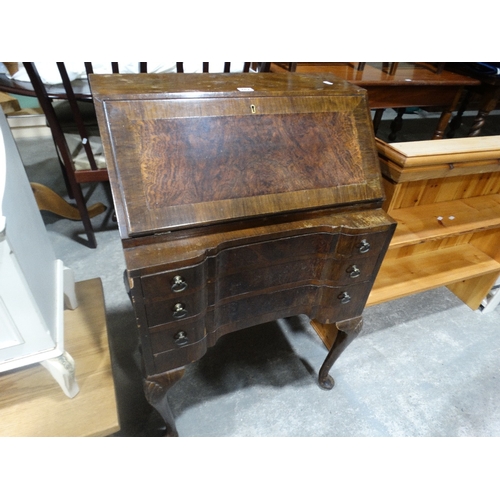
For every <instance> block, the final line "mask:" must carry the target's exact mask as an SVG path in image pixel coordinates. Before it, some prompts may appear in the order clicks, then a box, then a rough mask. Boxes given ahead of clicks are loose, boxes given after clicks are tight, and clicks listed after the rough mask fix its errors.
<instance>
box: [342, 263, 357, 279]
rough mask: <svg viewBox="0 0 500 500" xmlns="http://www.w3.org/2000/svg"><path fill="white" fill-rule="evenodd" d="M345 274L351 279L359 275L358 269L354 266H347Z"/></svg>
mask: <svg viewBox="0 0 500 500" xmlns="http://www.w3.org/2000/svg"><path fill="white" fill-rule="evenodd" d="M345 272H346V273H348V274H349V276H350V277H351V278H357V277H358V276H359V275H360V274H361V270H360V269H359V267H358V266H356V265H354V264H353V265H352V266H349V267H348V268H347V269H346V270H345Z"/></svg>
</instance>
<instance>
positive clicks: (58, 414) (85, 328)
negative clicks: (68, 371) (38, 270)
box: [0, 278, 120, 437]
mask: <svg viewBox="0 0 500 500" xmlns="http://www.w3.org/2000/svg"><path fill="white" fill-rule="evenodd" d="M76 295H77V299H78V304H79V305H78V307H77V308H76V309H75V310H73V311H71V310H66V311H64V343H65V348H66V350H67V352H68V353H69V354H70V355H71V356H72V357H73V359H74V360H75V365H76V380H77V383H78V386H79V388H80V392H79V393H78V394H77V395H76V396H75V397H74V398H72V399H70V398H68V397H67V396H66V395H65V394H64V393H63V391H62V389H61V388H60V386H59V385H58V383H57V382H56V381H55V380H54V378H53V377H52V376H51V375H50V373H49V372H48V371H47V370H46V369H45V368H43V367H42V366H41V365H39V364H36V365H31V366H29V367H24V368H20V369H17V370H13V371H9V372H6V373H3V374H1V375H0V436H14V437H22V436H24V437H42V436H45V437H55V436H58V437H59V436H64V437H78V436H81V437H86V436H108V435H110V434H113V433H115V432H117V431H118V430H119V429H120V427H119V423H118V414H117V408H116V398H115V389H114V382H113V376H112V372H111V361H110V354H109V348H108V338H107V328H106V316H105V310H104V298H103V292H102V284H101V280H100V279H99V278H95V279H92V280H88V281H82V282H79V283H77V284H76Z"/></svg>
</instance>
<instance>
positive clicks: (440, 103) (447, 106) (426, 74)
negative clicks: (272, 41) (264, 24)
mask: <svg viewBox="0 0 500 500" xmlns="http://www.w3.org/2000/svg"><path fill="white" fill-rule="evenodd" d="M359 64H361V67H360V66H359ZM363 64H364V65H363ZM290 65H292V66H290ZM395 65H397V66H395ZM291 69H292V70H293V71H295V72H297V73H315V72H328V73H331V74H332V75H335V76H337V77H339V78H343V79H344V80H347V81H348V82H349V83H353V84H354V85H359V86H360V87H362V88H364V89H366V90H367V92H368V101H369V106H370V109H374V110H377V112H376V113H375V117H374V121H373V124H374V129H375V133H376V132H377V129H378V126H379V124H380V120H381V119H382V112H383V110H384V109H387V108H394V109H396V110H398V116H397V117H396V119H395V120H394V122H393V124H392V126H391V129H392V133H393V137H395V134H396V133H397V132H398V131H399V130H400V129H401V126H402V116H403V113H404V111H405V109H406V108H408V107H421V108H426V107H427V108H428V107H439V108H442V109H443V111H442V114H441V117H440V119H439V122H438V124H437V126H436V129H435V130H434V134H433V135H432V134H431V135H430V136H429V139H441V138H442V137H443V136H444V132H445V130H446V127H447V126H448V122H449V121H450V118H451V115H452V113H453V111H455V110H456V109H457V107H458V105H459V102H460V99H461V96H462V93H463V90H464V88H465V87H473V86H476V85H479V84H480V81H479V80H477V79H475V78H472V77H470V76H464V75H460V74H457V73H454V72H452V71H448V70H447V69H446V68H444V69H443V66H442V63H438V65H437V66H436V65H434V64H431V63H425V62H423V63H419V62H417V63H405V62H399V63H391V65H390V66H389V65H387V64H386V63H335V62H325V63H315V62H311V63H305V62H299V63H270V64H269V70H270V71H271V72H275V73H281V72H286V71H290V70H291ZM391 69H392V71H391ZM391 73H392V74H391Z"/></svg>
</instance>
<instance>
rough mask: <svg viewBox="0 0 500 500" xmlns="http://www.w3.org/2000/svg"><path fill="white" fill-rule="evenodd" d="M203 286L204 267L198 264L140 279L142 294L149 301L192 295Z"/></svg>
mask: <svg viewBox="0 0 500 500" xmlns="http://www.w3.org/2000/svg"><path fill="white" fill-rule="evenodd" d="M204 284H205V265H203V264H199V265H196V266H192V267H184V268H181V269H175V270H173V271H167V272H164V273H158V274H152V275H149V276H144V277H142V278H141V285H142V294H143V296H144V297H145V298H147V299H149V300H154V299H155V298H169V297H177V296H179V295H185V294H186V293H192V292H194V291H195V290H197V289H199V288H200V287H202V286H203V285H204Z"/></svg>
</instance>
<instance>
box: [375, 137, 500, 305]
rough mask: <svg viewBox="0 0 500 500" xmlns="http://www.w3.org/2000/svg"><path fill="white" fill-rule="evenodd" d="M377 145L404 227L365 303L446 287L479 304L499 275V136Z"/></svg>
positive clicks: (392, 206)
mask: <svg viewBox="0 0 500 500" xmlns="http://www.w3.org/2000/svg"><path fill="white" fill-rule="evenodd" d="M377 147H378V152H379V157H380V164H381V170H382V174H383V182H384V187H385V192H386V201H385V205H384V207H383V208H384V209H385V210H386V212H387V213H388V214H389V215H390V216H391V217H393V218H394V219H395V220H396V221H397V223H398V226H397V228H396V232H395V234H394V237H393V239H392V241H391V243H390V245H389V250H388V252H387V254H386V256H385V259H384V261H383V263H382V266H381V269H380V271H379V274H378V277H377V279H376V281H375V284H374V286H373V289H372V292H371V294H370V296H369V298H368V303H367V305H375V304H380V303H382V302H386V301H389V300H393V299H397V298H401V297H405V296H408V295H412V294H415V293H419V292H423V291H426V290H430V289H433V288H437V287H440V286H447V287H448V288H449V289H450V290H451V291H452V292H453V293H455V295H457V296H458V297H459V298H460V299H461V300H462V301H463V302H465V303H466V304H467V305H468V306H469V307H471V308H472V309H477V308H479V306H480V305H481V302H482V301H483V299H484V298H485V297H486V296H487V294H488V292H489V291H490V290H491V288H492V286H493V285H494V284H495V282H496V281H497V279H498V277H499V276H500V136H490V137H467V138H462V139H446V140H440V141H435V140H434V141H415V142H406V143H395V144H388V143H385V142H383V141H381V140H378V139H377Z"/></svg>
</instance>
